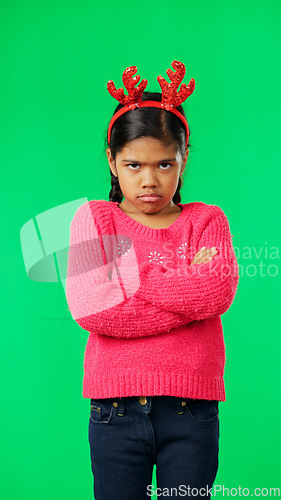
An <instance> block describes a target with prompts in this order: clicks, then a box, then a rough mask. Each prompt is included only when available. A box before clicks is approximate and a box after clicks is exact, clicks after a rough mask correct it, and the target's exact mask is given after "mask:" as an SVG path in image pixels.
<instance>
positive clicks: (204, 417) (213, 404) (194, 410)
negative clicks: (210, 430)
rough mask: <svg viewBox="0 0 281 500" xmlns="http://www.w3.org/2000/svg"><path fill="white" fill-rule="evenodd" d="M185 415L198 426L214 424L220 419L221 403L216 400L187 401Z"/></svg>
mask: <svg viewBox="0 0 281 500" xmlns="http://www.w3.org/2000/svg"><path fill="white" fill-rule="evenodd" d="M184 414H185V415H186V416H187V417H188V418H189V419H190V420H192V421H193V422H194V423H197V424H202V425H204V424H212V423H214V422H216V421H217V420H218V418H219V402H218V401H217V400H216V399H212V400H208V399H189V398H188V399H187V400H186V405H185V412H184Z"/></svg>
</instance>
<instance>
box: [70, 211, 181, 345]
mask: <svg viewBox="0 0 281 500" xmlns="http://www.w3.org/2000/svg"><path fill="white" fill-rule="evenodd" d="M131 243H132V242H131ZM126 244H127V246H126V245H124V237H122V235H119V236H117V235H103V234H101V230H100V228H99V225H98V224H97V223H96V221H95V218H94V214H93V213H92V210H91V207H90V204H89V202H86V203H84V204H83V205H81V206H80V207H79V208H78V210H77V211H76V213H75V215H74V218H73V220H72V222H71V227H70V245H69V252H68V262H67V279H66V298H67V302H68V306H69V310H70V312H71V315H72V317H73V319H74V320H75V321H76V322H77V323H78V324H79V325H80V326H81V327H82V328H83V329H85V330H87V331H90V332H96V333H99V334H102V335H109V336H114V337H127V338H133V337H139V336H146V335H153V334H154V335H155V334H158V333H161V332H165V331H169V330H171V329H173V328H176V327H179V326H182V325H184V324H186V323H187V322H188V321H187V318H186V317H185V316H184V315H183V314H181V313H178V312H171V311H168V310H166V309H165V308H163V309H162V308H161V307H159V306H157V305H155V304H152V303H149V302H147V300H145V299H143V298H139V297H136V295H135V292H136V291H137V290H138V288H139V286H140V281H139V278H140V270H139V266H138V263H137V259H136V254H135V251H134V247H133V245H132V244H131V245H129V248H128V241H126ZM128 250H129V251H128Z"/></svg>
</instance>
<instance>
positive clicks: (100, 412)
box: [90, 399, 113, 424]
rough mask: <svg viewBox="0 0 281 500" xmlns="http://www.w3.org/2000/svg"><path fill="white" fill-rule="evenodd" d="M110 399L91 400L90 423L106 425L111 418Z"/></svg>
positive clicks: (111, 403)
mask: <svg viewBox="0 0 281 500" xmlns="http://www.w3.org/2000/svg"><path fill="white" fill-rule="evenodd" d="M112 413H113V401H112V399H91V413H90V423H93V424H108V423H109V422H110V420H111V418H112Z"/></svg>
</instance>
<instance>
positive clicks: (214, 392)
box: [83, 370, 226, 401]
mask: <svg viewBox="0 0 281 500" xmlns="http://www.w3.org/2000/svg"><path fill="white" fill-rule="evenodd" d="M130 396H176V397H180V398H194V399H216V400H218V401H225V399H226V398H225V387H224V381H223V378H222V377H216V378H211V377H203V376H201V375H198V374H197V375H189V374H187V373H180V372H179V371H177V372H169V373H166V372H161V371H159V370H157V371H155V372H146V373H143V372H141V371H137V370H136V371H131V372H130V373H124V374H119V373H116V372H115V373H108V372H107V373H104V374H94V375H93V374H91V375H90V376H88V375H87V374H85V375H84V382H83V397H84V398H92V399H101V398H118V397H130Z"/></svg>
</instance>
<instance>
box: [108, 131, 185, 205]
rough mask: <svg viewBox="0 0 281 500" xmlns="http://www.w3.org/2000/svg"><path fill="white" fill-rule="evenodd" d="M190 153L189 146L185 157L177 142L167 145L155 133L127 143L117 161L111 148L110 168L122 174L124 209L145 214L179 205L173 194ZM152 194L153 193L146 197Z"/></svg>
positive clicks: (118, 174) (109, 154)
mask: <svg viewBox="0 0 281 500" xmlns="http://www.w3.org/2000/svg"><path fill="white" fill-rule="evenodd" d="M188 153H189V150H188V149H187V150H186V154H185V156H184V158H182V155H181V153H180V152H179V151H177V150H176V148H175V146H174V145H170V146H166V145H165V144H163V143H162V142H160V141H159V140H157V139H155V138H154V137H140V138H139V139H135V140H133V141H131V142H129V143H127V144H126V145H125V146H124V147H123V149H122V150H121V151H120V152H119V153H117V155H116V159H115V161H114V160H113V158H112V156H111V152H110V148H107V150H106V154H107V158H108V163H109V166H110V169H111V171H112V173H113V175H115V176H116V177H118V180H119V185H120V188H121V191H122V193H123V195H124V198H125V200H123V201H122V208H123V210H124V211H125V212H141V213H145V214H156V213H158V212H161V214H163V213H169V212H171V211H172V210H171V209H172V208H173V207H175V206H176V205H175V204H174V203H173V202H172V198H173V196H174V194H175V192H176V189H177V186H178V181H179V177H180V176H181V174H182V173H183V171H184V168H185V166H186V162H187V157H188ZM149 194H151V195H153V197H151V198H145V197H144V195H149ZM156 195H157V196H156Z"/></svg>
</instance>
